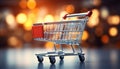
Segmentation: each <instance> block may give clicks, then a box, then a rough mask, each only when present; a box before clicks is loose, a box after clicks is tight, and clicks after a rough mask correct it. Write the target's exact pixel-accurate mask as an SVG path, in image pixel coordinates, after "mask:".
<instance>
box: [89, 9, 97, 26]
mask: <svg viewBox="0 0 120 69" xmlns="http://www.w3.org/2000/svg"><path fill="white" fill-rule="evenodd" d="M92 12H93V14H92V15H91V17H90V18H89V21H88V23H87V25H88V27H90V28H93V27H95V26H97V25H98V24H99V11H98V10H97V9H93V10H92Z"/></svg>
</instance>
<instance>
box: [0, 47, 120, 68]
mask: <svg viewBox="0 0 120 69" xmlns="http://www.w3.org/2000/svg"><path fill="white" fill-rule="evenodd" d="M45 51H46V50H43V49H31V48H29V49H28V48H27V49H5V50H0V68H1V69H119V68H120V66H119V64H120V59H119V58H120V51H119V50H112V49H83V51H84V52H85V58H86V60H85V62H84V63H80V62H79V58H78V57H77V56H66V57H65V58H64V60H63V61H60V60H59V58H58V57H56V63H55V64H54V65H51V64H50V62H49V59H48V58H47V57H45V58H44V61H43V63H38V61H37V58H36V56H35V55H34V54H35V53H42V52H45ZM67 51H68V52H69V50H67Z"/></svg>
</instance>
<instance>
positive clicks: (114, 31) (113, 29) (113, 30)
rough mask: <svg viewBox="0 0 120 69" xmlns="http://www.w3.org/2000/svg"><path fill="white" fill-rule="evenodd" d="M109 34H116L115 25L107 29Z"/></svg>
mask: <svg viewBox="0 0 120 69" xmlns="http://www.w3.org/2000/svg"><path fill="white" fill-rule="evenodd" d="M109 34H110V36H113V37H114V36H116V35H117V34H118V29H117V28H116V27H112V28H110V29H109Z"/></svg>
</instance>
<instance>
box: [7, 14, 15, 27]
mask: <svg viewBox="0 0 120 69" xmlns="http://www.w3.org/2000/svg"><path fill="white" fill-rule="evenodd" d="M5 19H6V22H7V24H8V26H9V28H10V29H14V28H15V27H16V25H17V24H16V21H15V17H14V15H13V14H8V15H7V16H6V18H5Z"/></svg>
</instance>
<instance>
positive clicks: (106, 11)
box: [101, 7, 109, 19]
mask: <svg viewBox="0 0 120 69" xmlns="http://www.w3.org/2000/svg"><path fill="white" fill-rule="evenodd" d="M108 15H109V11H108V9H107V8H106V7H103V8H102V9H101V17H102V18H103V19H106V18H107V17H108Z"/></svg>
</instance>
